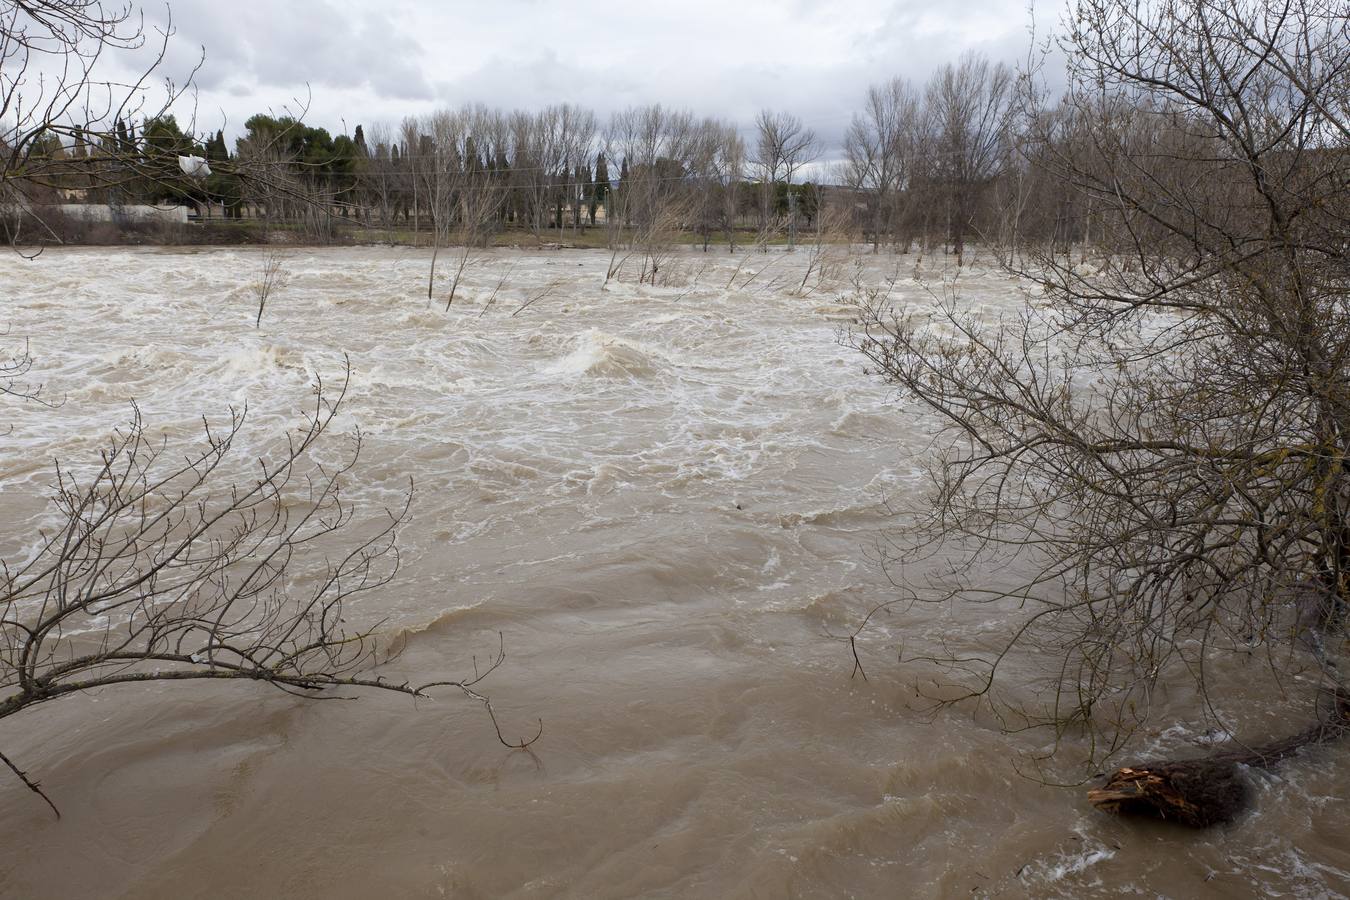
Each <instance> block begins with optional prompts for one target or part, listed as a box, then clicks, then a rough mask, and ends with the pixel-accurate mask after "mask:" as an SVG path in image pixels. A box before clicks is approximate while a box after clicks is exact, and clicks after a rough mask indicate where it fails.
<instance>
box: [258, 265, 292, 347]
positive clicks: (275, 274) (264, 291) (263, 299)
mask: <svg viewBox="0 0 1350 900" xmlns="http://www.w3.org/2000/svg"><path fill="white" fill-rule="evenodd" d="M288 278H289V274H288V273H287V271H286V266H285V261H284V260H283V259H282V256H281V254H280V253H277V252H275V251H273V252H271V253H268V254H267V255H266V256H265V257H263V264H262V272H261V273H260V274H259V276H258V280H257V281H255V282H254V283H253V296H254V297H256V298H257V300H258V318H257V320H256V321H255V322H254V323H253V327H255V328H261V327H262V317H263V308H264V307H266V306H267V301H268V300H269V299H271V297H272V294H273V293H274V292H276V291H279V290H281V289H282V288H284V287H285V286H286V281H287V280H288Z"/></svg>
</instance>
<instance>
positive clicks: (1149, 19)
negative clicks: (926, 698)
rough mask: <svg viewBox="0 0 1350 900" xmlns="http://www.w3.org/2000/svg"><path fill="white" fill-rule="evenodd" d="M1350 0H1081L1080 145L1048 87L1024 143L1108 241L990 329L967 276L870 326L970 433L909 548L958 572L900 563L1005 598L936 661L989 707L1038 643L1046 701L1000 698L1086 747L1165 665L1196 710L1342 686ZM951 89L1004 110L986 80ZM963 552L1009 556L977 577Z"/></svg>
mask: <svg viewBox="0 0 1350 900" xmlns="http://www.w3.org/2000/svg"><path fill="white" fill-rule="evenodd" d="M1344 13H1345V8H1344V4H1343V3H1342V2H1340V0H1282V2H1279V3H1275V4H1268V3H1262V2H1255V0H1188V2H1165V3H1161V4H1148V5H1137V4H1132V3H1128V2H1124V0H1077V2H1075V3H1073V4H1072V5H1071V7H1070V10H1069V13H1068V16H1067V17H1066V23H1065V28H1066V38H1065V50H1066V53H1067V56H1068V58H1069V61H1070V66H1071V74H1072V82H1071V87H1070V91H1069V95H1068V100H1067V102H1068V104H1069V105H1070V106H1072V107H1073V109H1074V110H1075V111H1076V112H1077V113H1078V114H1079V115H1078V116H1077V120H1078V128H1077V130H1076V132H1075V133H1076V140H1075V144H1074V145H1073V147H1072V152H1067V151H1066V148H1065V145H1064V144H1063V143H1060V142H1058V137H1059V136H1060V135H1062V133H1063V132H1062V130H1061V129H1060V124H1061V123H1062V122H1063V116H1062V115H1061V113H1060V112H1059V111H1058V110H1054V109H1050V110H1046V109H1044V108H1042V107H1038V106H1034V105H1033V106H1031V107H1030V108H1029V109H1028V110H1027V113H1028V118H1029V120H1030V125H1029V126H1028V127H1029V133H1030V138H1029V141H1030V143H1031V144H1032V145H1033V149H1034V150H1035V152H1034V153H1033V154H1032V156H1033V158H1035V159H1037V160H1039V161H1040V163H1041V164H1042V165H1045V166H1047V167H1048V172H1047V174H1048V175H1049V176H1050V177H1052V178H1054V179H1057V180H1059V181H1061V182H1064V183H1068V184H1071V185H1072V186H1073V188H1074V189H1075V190H1077V191H1081V192H1082V193H1083V194H1084V195H1086V196H1088V197H1090V198H1091V200H1092V202H1093V204H1094V208H1095V209H1096V210H1097V216H1098V218H1097V219H1096V221H1097V222H1098V223H1099V225H1100V229H1101V230H1100V231H1099V232H1098V233H1097V236H1096V238H1095V240H1096V241H1097V242H1098V245H1099V247H1100V248H1101V250H1102V256H1101V258H1100V264H1099V265H1095V266H1090V267H1085V266H1082V265H1071V264H1070V263H1069V261H1068V260H1066V259H1065V258H1064V257H1063V255H1061V254H1058V253H1055V252H1054V251H1053V248H1051V249H1034V250H1033V251H1031V252H1029V255H1028V262H1027V264H1026V266H1024V267H1022V268H1021V269H1020V271H1019V272H1018V274H1019V275H1021V276H1022V277H1024V278H1026V279H1029V281H1030V283H1031V284H1032V285H1033V287H1034V290H1033V291H1032V292H1031V294H1030V295H1029V296H1028V298H1027V301H1026V303H1025V306H1024V308H1023V309H1022V310H1021V312H1020V313H1018V314H1017V315H1015V316H1011V317H1008V318H1005V319H1002V320H1000V321H998V322H993V323H991V322H986V321H982V320H981V319H980V318H978V317H977V316H976V315H974V314H973V313H971V312H968V311H966V310H964V309H963V308H962V305H961V303H960V297H959V295H958V294H955V293H949V294H947V295H945V296H943V297H942V298H940V302H939V303H938V304H937V309H936V312H934V313H932V314H926V313H921V312H918V311H914V310H907V311H902V310H896V309H891V308H888V307H887V305H886V304H884V303H882V302H873V303H872V304H871V305H870V306H869V308H868V309H867V310H866V325H865V329H864V331H863V333H862V334H861V335H860V336H859V340H858V345H859V347H860V348H861V350H862V351H863V352H864V353H865V354H866V355H867V356H868V357H869V358H870V360H871V361H872V363H873V364H874V365H875V367H876V369H877V371H879V372H880V373H882V374H883V375H884V376H885V377H886V378H887V379H889V380H891V381H892V382H894V383H895V384H897V385H899V386H900V387H901V388H902V389H903V391H904V392H905V394H906V395H908V396H910V397H912V398H914V399H916V400H917V401H918V402H919V403H920V404H922V406H923V407H924V408H926V409H928V410H930V411H931V412H932V413H933V414H935V415H936V416H937V417H938V418H939V419H940V420H941V421H942V422H944V423H945V425H946V427H947V430H948V431H947V433H948V436H949V437H950V439H951V441H950V443H949V444H948V445H947V449H946V450H945V452H943V453H942V454H941V455H940V456H939V457H938V458H937V459H936V460H935V462H934V466H933V473H934V477H935V482H934V485H933V493H932V506H931V509H930V511H929V513H928V515H927V516H926V518H925V519H924V520H923V522H922V523H921V524H920V525H919V526H918V527H916V528H915V529H914V530H912V531H911V532H909V533H908V534H907V536H906V537H905V539H904V540H903V541H902V543H901V546H902V547H903V548H904V553H905V554H906V556H905V558H907V559H910V558H913V557H912V556H909V554H916V553H918V552H919V551H920V550H921V549H923V548H927V549H929V550H932V549H935V548H940V549H942V550H943V551H944V552H950V553H954V554H956V560H957V561H956V562H954V563H953V564H952V565H951V572H952V573H954V574H953V575H952V576H951V577H950V578H942V579H939V580H938V581H937V582H936V584H935V585H934V589H933V590H930V589H929V587H927V586H925V585H921V584H917V583H915V582H913V581H907V582H905V585H906V588H907V589H908V590H909V591H912V592H913V595H912V597H910V598H909V599H913V600H920V599H937V598H951V597H957V598H962V599H965V600H968V601H973V602H981V603H986V604H990V605H991V606H993V607H995V608H996V609H998V610H1000V611H1001V614H1003V615H1007V616H1009V617H1010V618H1011V619H1012V621H1011V624H1010V625H1009V626H1008V634H1009V637H1008V638H1007V639H1006V640H1004V641H1002V642H1000V643H999V644H998V645H997V646H994V647H991V648H989V649H988V651H987V652H980V653H970V654H961V655H960V656H959V657H957V656H952V657H945V658H944V659H943V660H942V662H943V663H944V664H945V665H946V666H947V667H948V668H949V671H951V672H952V673H953V674H954V675H956V676H957V677H958V679H959V680H962V682H963V683H964V684H965V686H966V687H967V688H968V691H967V693H966V694H965V696H976V697H983V698H986V699H989V700H991V701H995V702H997V696H996V693H995V690H996V688H997V687H998V686H999V685H1001V684H1002V683H1003V680H1004V679H1005V677H1006V672H1007V669H1008V668H1009V667H1010V666H1012V665H1014V660H1021V661H1028V664H1030V665H1034V666H1035V667H1036V668H1037V669H1039V671H1041V672H1043V673H1044V674H1045V681H1046V684H1045V687H1046V689H1047V691H1048V692H1049V693H1048V709H1047V710H1044V711H1043V712H1044V716H1042V712H1038V711H1037V710H1034V709H1026V708H1021V707H1018V708H1013V707H1011V706H1010V705H1008V704H1002V703H1000V704H999V708H1000V709H1002V710H1003V711H1004V712H1005V714H1007V715H1008V716H1010V717H1013V719H1012V720H1013V721H1015V722H1025V721H1028V720H1030V721H1033V722H1036V721H1047V722H1050V723H1053V724H1054V725H1055V726H1056V728H1058V729H1060V733H1064V730H1066V729H1069V728H1075V729H1081V730H1082V733H1084V734H1086V735H1088V736H1089V737H1090V738H1092V740H1093V743H1092V745H1091V752H1090V754H1089V755H1090V756H1091V757H1093V758H1094V759H1100V758H1102V757H1107V756H1110V755H1111V754H1113V753H1115V752H1117V751H1119V750H1120V749H1121V748H1122V747H1124V746H1126V743H1125V742H1126V739H1127V738H1128V737H1129V735H1130V734H1131V732H1132V731H1133V730H1134V729H1135V728H1136V727H1137V726H1138V725H1140V724H1141V723H1143V722H1145V721H1147V720H1148V719H1149V717H1150V715H1152V714H1154V713H1155V711H1156V708H1155V704H1154V700H1155V697H1156V696H1157V692H1158V691H1159V690H1160V689H1161V688H1163V687H1166V686H1169V685H1177V686H1181V685H1190V686H1193V687H1194V688H1195V689H1196V690H1198V696H1199V697H1200V706H1201V708H1200V709H1199V710H1198V712H1203V713H1206V714H1209V715H1215V716H1219V717H1221V720H1222V717H1223V716H1224V715H1225V712H1226V711H1227V710H1230V709H1231V706H1230V703H1235V702H1237V701H1236V700H1235V699H1233V698H1231V697H1227V696H1225V694H1224V691H1223V687H1224V686H1225V685H1231V684H1233V683H1234V682H1235V680H1240V681H1241V683H1242V684H1243V693H1244V695H1245V696H1246V697H1247V698H1249V699H1250V698H1252V697H1259V698H1261V699H1262V700H1264V701H1266V702H1273V703H1277V704H1281V705H1283V704H1288V703H1289V702H1290V699H1291V698H1292V697H1296V696H1302V697H1305V698H1307V695H1306V694H1295V693H1293V692H1291V691H1289V688H1291V687H1292V686H1293V684H1294V682H1293V679H1294V677H1295V676H1304V677H1307V678H1308V679H1309V680H1311V681H1312V682H1314V683H1317V682H1320V683H1321V684H1322V685H1323V686H1325V687H1326V688H1328V690H1329V692H1330V693H1331V694H1334V695H1338V696H1339V697H1341V698H1344V697H1345V696H1346V693H1345V684H1344V680H1343V674H1342V673H1343V671H1344V669H1343V666H1344V661H1343V660H1339V659H1338V657H1339V656H1341V655H1342V654H1343V649H1344V642H1343V640H1342V639H1343V638H1344V636H1345V629H1346V623H1347V616H1346V612H1347V602H1348V601H1350V469H1347V467H1346V465H1345V460H1346V459H1347V458H1348V457H1350V263H1347V260H1348V259H1350V256H1347V254H1346V252H1345V240H1346V238H1345V236H1346V234H1347V233H1350V231H1348V227H1347V226H1350V194H1348V193H1347V192H1346V190H1345V187H1344V186H1345V185H1346V184H1347V183H1350V118H1348V116H1350V103H1348V101H1350V19H1348V18H1347V17H1346V16H1345V14H1344ZM958 74H959V73H957V72H953V73H949V76H948V77H951V78H955V77H956V76H957V75H958ZM975 83H976V84H979V83H984V84H986V85H987V84H988V81H987V80H984V81H983V82H982V80H981V79H975ZM942 90H943V91H944V92H946V88H943V89H942ZM951 93H952V94H953V96H966V95H971V96H974V97H976V98H977V99H978V102H977V103H976V105H975V108H976V109H988V108H989V106H990V104H991V103H992V95H991V93H990V91H989V90H988V88H987V87H985V88H980V89H979V90H974V89H972V91H966V90H964V89H960V90H953V91H952V92H951ZM980 98H982V99H980ZM940 102H944V103H945V102H947V101H946V100H942V101H940ZM990 117H991V118H998V117H999V116H998V115H997V114H995V113H990ZM972 118H973V119H974V120H975V121H978V120H979V119H980V117H979V116H974V117H972ZM948 127H954V120H951V121H950V122H949V126H948ZM983 143H984V144H985V146H986V147H987V152H986V153H983V154H981V156H982V158H989V157H991V156H995V155H997V152H998V151H997V149H996V147H995V144H996V142H995V141H994V140H993V139H990V140H988V141H983ZM972 163H974V160H973V159H972ZM968 171H970V172H971V173H975V172H977V171H979V170H978V169H976V168H972V169H969V170H968ZM1040 292H1043V296H1038V294H1039V293H1040ZM968 563H969V564H979V563H984V564H986V565H988V564H991V563H997V568H998V572H999V574H998V575H989V576H988V577H987V578H981V579H968V578H964V577H962V576H961V574H960V573H961V572H962V571H965V566H966V564H968ZM1022 567H1024V568H1022ZM978 571H990V570H989V569H983V570H978ZM1018 571H1020V572H1022V573H1024V574H1025V573H1030V574H1027V575H1026V577H1019V578H1017V579H1015V580H1010V581H1004V582H1002V583H1001V582H1000V580H999V579H1000V578H1010V577H1011V573H1013V572H1018ZM1033 650H1034V653H1035V655H1034V656H1029V654H1030V653H1031V652H1032V651H1033ZM1258 654H1264V658H1265V660H1266V662H1267V665H1266V666H1264V667H1258V666H1254V665H1252V664H1251V663H1252V661H1254V660H1255V659H1258V658H1260V657H1259V656H1258ZM948 699H949V698H948ZM1307 700H1308V702H1312V701H1313V698H1307ZM1343 705H1344V704H1343V701H1342V706H1343ZM1331 715H1332V718H1333V719H1335V717H1336V716H1339V715H1342V714H1341V713H1336V712H1334V711H1333V713H1332V714H1331Z"/></svg>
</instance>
